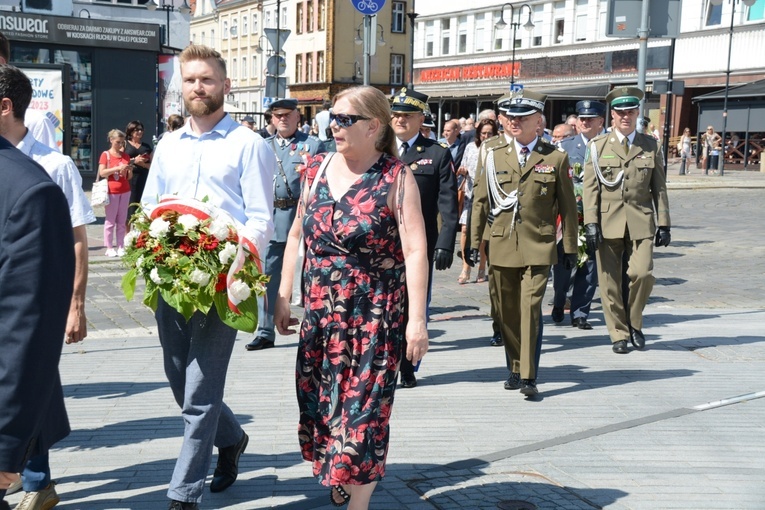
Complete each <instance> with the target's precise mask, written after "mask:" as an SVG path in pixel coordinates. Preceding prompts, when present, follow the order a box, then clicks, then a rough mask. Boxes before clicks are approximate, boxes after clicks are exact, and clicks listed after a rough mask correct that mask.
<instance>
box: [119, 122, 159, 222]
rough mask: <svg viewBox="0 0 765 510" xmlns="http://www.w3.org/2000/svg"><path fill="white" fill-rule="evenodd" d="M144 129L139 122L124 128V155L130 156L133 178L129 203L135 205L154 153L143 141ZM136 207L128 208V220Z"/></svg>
mask: <svg viewBox="0 0 765 510" xmlns="http://www.w3.org/2000/svg"><path fill="white" fill-rule="evenodd" d="M143 134H144V127H143V123H142V122H141V121H140V120H132V121H130V122H128V125H127V127H126V128H125V138H126V139H127V143H126V144H125V154H127V155H128V156H130V164H131V165H132V170H133V178H132V179H131V180H130V203H131V204H137V203H138V202H140V201H141V196H142V195H143V188H144V187H145V186H146V178H147V177H148V175H149V167H151V153H152V152H153V151H154V149H153V148H152V146H151V145H149V144H148V143H146V142H144V141H143ZM136 207H137V206H136V205H130V206H128V213H127V217H128V220H130V218H132V217H133V214H135V211H136Z"/></svg>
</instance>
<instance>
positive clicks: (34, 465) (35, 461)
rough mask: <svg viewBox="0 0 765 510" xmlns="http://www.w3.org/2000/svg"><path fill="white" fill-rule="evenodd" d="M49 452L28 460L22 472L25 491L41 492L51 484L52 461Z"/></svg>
mask: <svg viewBox="0 0 765 510" xmlns="http://www.w3.org/2000/svg"><path fill="white" fill-rule="evenodd" d="M48 457H49V455H48V452H45V453H44V454H41V455H36V456H34V457H32V458H31V459H29V460H28V461H27V465H26V466H24V472H23V473H21V479H22V482H23V488H24V492H39V491H41V490H43V489H44V488H45V487H47V486H48V484H50V462H49V460H48Z"/></svg>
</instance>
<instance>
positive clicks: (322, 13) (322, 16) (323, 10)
mask: <svg viewBox="0 0 765 510" xmlns="http://www.w3.org/2000/svg"><path fill="white" fill-rule="evenodd" d="M326 29H327V0H319V30H326Z"/></svg>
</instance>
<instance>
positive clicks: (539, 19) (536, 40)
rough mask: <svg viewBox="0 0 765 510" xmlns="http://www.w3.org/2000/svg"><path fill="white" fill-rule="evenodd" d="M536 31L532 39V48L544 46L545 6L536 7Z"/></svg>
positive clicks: (534, 17)
mask: <svg viewBox="0 0 765 510" xmlns="http://www.w3.org/2000/svg"><path fill="white" fill-rule="evenodd" d="M532 19H533V20H534V29H533V33H532V37H531V45H532V46H542V27H543V26H544V22H543V20H544V5H535V6H534V16H533V17H532Z"/></svg>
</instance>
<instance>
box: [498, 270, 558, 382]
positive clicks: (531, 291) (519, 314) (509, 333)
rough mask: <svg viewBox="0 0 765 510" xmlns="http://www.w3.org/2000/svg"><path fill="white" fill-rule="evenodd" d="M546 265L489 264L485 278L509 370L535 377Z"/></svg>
mask: <svg viewBox="0 0 765 510" xmlns="http://www.w3.org/2000/svg"><path fill="white" fill-rule="evenodd" d="M549 274H550V266H549V265H546V266H525V267H498V266H492V267H491V271H489V278H490V279H491V280H492V283H493V285H494V288H495V289H496V290H497V292H496V305H497V313H498V315H499V319H500V328H501V330H502V340H503V341H504V344H505V352H506V354H507V357H508V358H509V361H510V365H511V367H512V368H511V371H512V372H515V373H520V374H521V379H536V373H537V363H538V358H537V351H538V343H539V340H540V338H539V324H540V321H541V317H542V300H543V298H544V295H545V289H546V287H547V277H548V276H549Z"/></svg>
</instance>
